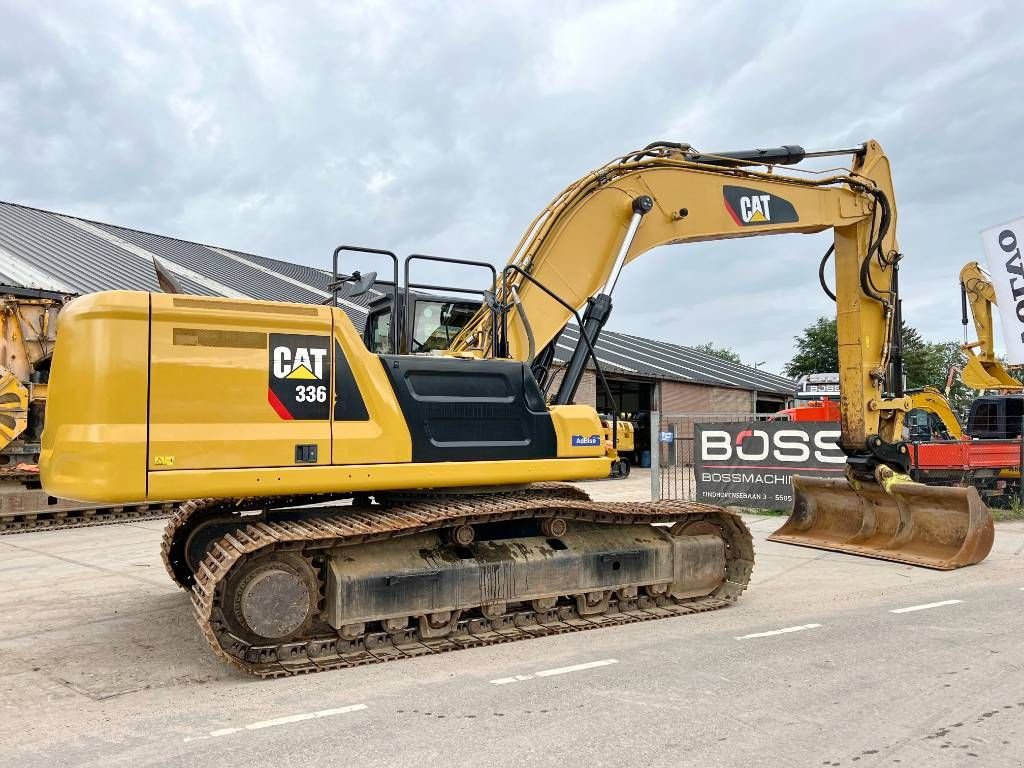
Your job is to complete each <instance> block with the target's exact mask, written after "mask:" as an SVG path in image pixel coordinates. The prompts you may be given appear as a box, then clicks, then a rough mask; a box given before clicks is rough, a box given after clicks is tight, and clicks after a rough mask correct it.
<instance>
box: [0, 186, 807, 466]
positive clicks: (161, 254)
mask: <svg viewBox="0 0 1024 768" xmlns="http://www.w3.org/2000/svg"><path fill="white" fill-rule="evenodd" d="M328 258H329V254H324V263H325V264H326V263H327V261H328ZM154 259H156V260H158V261H159V263H160V264H161V266H162V267H163V268H164V269H165V270H167V271H168V272H169V273H170V274H171V275H172V276H173V278H174V281H175V282H176V283H177V284H178V285H179V286H180V287H181V288H182V290H184V291H186V292H189V293H194V294H199V295H207V296H224V297H233V298H252V299H263V300H269V301H288V302H301V303H317V304H319V303H323V302H324V301H325V300H326V299H327V298H328V297H329V296H330V294H329V292H328V283H329V281H330V273H329V272H328V271H326V270H323V269H317V268H315V267H310V266H306V265H302V264H294V263H290V262H285V261H280V260H277V259H270V258H266V257H263V256H257V255H255V254H251V253H244V252H241V251H237V250H233V249H230V248H225V247H217V246H212V245H203V244H200V243H195V242H190V241H187V240H181V239H178V238H174V237H167V236H163V235H156V234H151V233H148V232H142V231H139V230H135V229H129V228H126V227H120V226H115V225H113V224H106V223H102V222H97V221H89V220H86V219H82V218H78V217H75V216H70V215H65V214H61V213H55V212H52V211H45V210H40V209H37V208H30V207H27V206H23V205H17V204H13V203H4V202H0V284H2V286H0V290H3V291H8V292H10V291H16V292H29V293H31V292H32V291H46V292H49V293H59V294H63V295H67V296H73V295H80V294H83V293H89V292H93V291H101V290H111V289H127V290H146V291H159V290H160V286H159V284H158V282H157V277H156V273H155V270H154V266H153V265H154ZM378 295H379V294H376V293H374V292H373V291H371V292H369V293H367V294H365V295H363V296H360V297H357V298H355V299H353V300H345V301H343V302H342V307H343V309H344V310H345V312H346V313H347V314H348V316H349V317H350V318H351V320H352V322H353V323H354V324H355V325H356V326H357V327H359V328H362V327H363V325H364V323H365V322H366V316H367V310H366V305H367V304H368V303H369V302H370V301H372V299H373V298H375V297H376V296H378ZM576 339H577V330H576V328H575V327H574V326H569V327H567V328H566V330H565V331H564V333H563V336H562V337H561V338H560V339H559V341H558V343H557V354H556V365H557V364H558V363H559V362H562V363H564V362H565V360H566V359H567V358H568V356H569V354H570V352H571V350H572V348H573V346H574V345H575V343H576ZM596 351H597V356H598V359H599V361H600V363H601V368H602V370H603V371H604V373H605V375H606V377H607V380H608V383H609V388H610V390H611V396H612V398H614V402H615V404H616V405H617V409H618V411H619V412H620V413H621V414H624V415H625V416H626V417H627V418H631V419H633V420H635V421H636V422H637V424H638V434H637V447H638V450H643V449H646V448H649V445H650V434H649V430H648V429H647V428H646V427H647V424H648V423H649V422H648V420H647V419H646V414H648V413H649V412H650V411H654V410H658V411H661V412H663V413H671V414H678V413H700V414H712V413H716V414H739V413H753V412H761V413H763V412H773V411H776V410H779V409H780V408H782V407H784V405H785V403H786V401H787V400H788V399H789V398H790V397H792V395H793V394H794V392H795V390H796V386H795V383H794V382H793V381H792V380H791V379H788V378H785V377H783V376H778V375H775V374H771V373H767V372H765V371H760V370H757V369H755V368H751V367H749V366H745V365H739V364H736V363H731V362H728V361H725V360H721V359H719V358H717V357H715V356H713V355H709V354H706V353H703V352H699V351H697V350H694V349H691V348H689V347H685V346H681V345H678V344H673V343H670V342H667V341H661V340H655V339H648V338H642V337H639V336H633V335H629V334H624V333H616V332H613V331H605V332H604V333H603V335H602V337H601V339H600V342H599V343H598V345H597V349H596ZM556 376H557V371H556ZM577 402H581V403H587V404H591V405H594V406H596V407H597V408H598V410H599V411H603V412H610V411H612V410H613V406H612V402H613V401H612V400H611V399H609V396H608V393H607V392H606V391H605V390H604V388H603V387H602V386H599V384H598V379H597V376H596V374H595V371H594V370H589V371H588V372H587V373H586V375H585V377H584V380H583V383H582V385H581V387H580V390H579V392H578V395H577Z"/></svg>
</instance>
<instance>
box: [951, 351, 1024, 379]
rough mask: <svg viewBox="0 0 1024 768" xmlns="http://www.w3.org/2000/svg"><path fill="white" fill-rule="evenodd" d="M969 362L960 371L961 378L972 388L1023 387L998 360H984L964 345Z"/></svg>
mask: <svg viewBox="0 0 1024 768" xmlns="http://www.w3.org/2000/svg"><path fill="white" fill-rule="evenodd" d="M963 349H964V352H965V353H966V355H967V364H966V365H964V368H963V370H962V371H961V372H960V380H961V381H962V382H963V383H964V384H966V385H967V386H968V387H970V388H971V389H1013V390H1019V389H1021V388H1022V387H1021V383H1020V382H1019V381H1017V379H1015V378H1013V376H1011V375H1010V373H1009V371H1007V370H1006V369H1005V368H1003V365H1002V363H1000V362H999V361H998V360H982V359H981V358H980V357H978V356H977V355H975V354H974V352H973V351H971V350H970V349H968V348H967V347H964V348H963Z"/></svg>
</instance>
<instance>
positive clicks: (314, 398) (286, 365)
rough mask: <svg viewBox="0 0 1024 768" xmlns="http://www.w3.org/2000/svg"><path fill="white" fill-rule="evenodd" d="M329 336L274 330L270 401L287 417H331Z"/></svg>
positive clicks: (271, 335)
mask: <svg viewBox="0 0 1024 768" xmlns="http://www.w3.org/2000/svg"><path fill="white" fill-rule="evenodd" d="M330 343H331V339H330V337H329V336H319V335H313V334H303V333H272V334H270V344H269V345H268V346H267V351H268V353H269V369H270V370H269V371H268V372H267V373H268V376H267V378H268V382H267V384H268V386H267V403H268V405H269V406H270V407H271V409H273V411H274V412H275V413H276V414H277V416H278V417H279V418H281V419H284V420H285V421H291V420H293V419H295V420H299V421H302V420H326V419H329V418H330V417H331V411H330V406H331V394H330V391H329V388H330V382H331V356H330V349H331V348H330V346H329V345H330Z"/></svg>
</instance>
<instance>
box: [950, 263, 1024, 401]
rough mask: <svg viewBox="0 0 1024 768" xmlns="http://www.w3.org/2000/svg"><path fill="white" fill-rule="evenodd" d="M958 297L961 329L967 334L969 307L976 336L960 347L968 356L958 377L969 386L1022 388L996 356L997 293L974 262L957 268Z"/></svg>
mask: <svg viewBox="0 0 1024 768" xmlns="http://www.w3.org/2000/svg"><path fill="white" fill-rule="evenodd" d="M960 300H961V307H962V312H963V316H962V319H961V322H962V323H963V325H964V331H965V333H966V330H967V323H968V320H967V313H968V308H969V309H970V314H971V317H973V318H974V330H975V333H976V334H977V337H978V340H977V341H973V342H967V343H965V344H964V345H963V346H961V347H960V349H961V350H963V353H964V354H965V355H966V356H967V364H966V365H965V366H964V368H963V370H962V371H961V372H960V380H961V381H962V382H963V383H964V384H965V385H967V386H968V387H971V388H972V389H1003V390H1013V391H1020V390H1024V385H1022V384H1021V383H1020V382H1019V381H1018V380H1017V379H1015V378H1013V376H1011V375H1010V374H1009V372H1008V371H1007V370H1006V368H1004V367H1003V364H1002V363H1001V362H1000V361H999V358H998V357H997V356H996V352H995V337H994V329H993V326H992V307H993V306H994V305H995V304H996V292H995V289H994V288H993V287H992V281H991V280H989V276H988V273H987V272H985V270H984V269H983V268H982V267H981V265H980V264H978V262H976V261H971V262H968V263H967V264H965V265H964V268H963V269H961V270H960Z"/></svg>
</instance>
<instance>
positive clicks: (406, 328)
mask: <svg viewBox="0 0 1024 768" xmlns="http://www.w3.org/2000/svg"><path fill="white" fill-rule="evenodd" d="M407 309H408V310H409V311H410V313H411V314H410V315H409V316H408V317H406V315H405V312H406V310H407ZM478 309H480V302H479V301H472V300H470V299H462V298H455V297H452V296H444V295H440V294H432V293H423V292H420V291H410V290H408V289H402V288H400V289H399V290H398V302H397V303H396V302H395V295H394V294H393V293H386V294H384V295H383V296H380V297H379V298H377V299H374V300H373V301H372V302H371V303H370V306H369V313H368V315H367V318H366V327H365V329H364V330H363V342H364V343H365V344H366V348H367V349H368V350H370V351H371V352H376V353H378V354H384V355H391V354H410V355H420V354H431V353H433V352H437V351H440V350H444V349H447V348H448V346H449V345H450V344H451V342H452V340H454V339H455V337H456V336H458V334H459V331H461V330H462V327H463V326H464V325H465V324H466V323H467V322H468V321H469V320H470V318H472V317H473V315H475V314H476V312H477V310H478ZM392 326H397V331H398V333H397V336H398V347H397V349H396V348H395V346H394V335H393V334H392V333H391V330H392Z"/></svg>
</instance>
